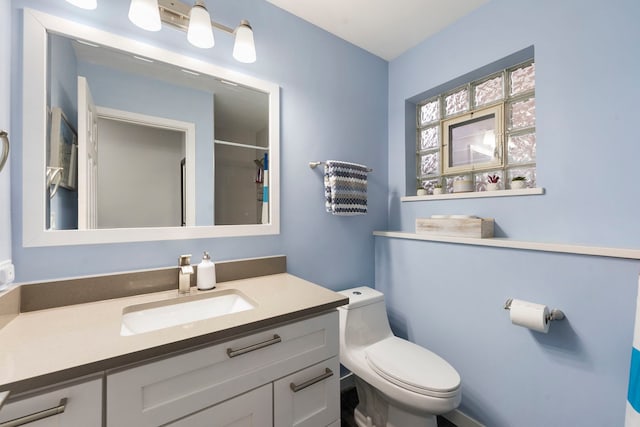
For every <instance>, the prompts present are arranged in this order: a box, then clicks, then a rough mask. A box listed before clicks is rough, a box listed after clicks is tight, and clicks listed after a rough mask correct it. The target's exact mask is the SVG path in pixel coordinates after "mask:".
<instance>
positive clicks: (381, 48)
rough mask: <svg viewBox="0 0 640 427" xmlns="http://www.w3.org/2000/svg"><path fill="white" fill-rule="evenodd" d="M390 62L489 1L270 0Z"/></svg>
mask: <svg viewBox="0 0 640 427" xmlns="http://www.w3.org/2000/svg"><path fill="white" fill-rule="evenodd" d="M267 1H268V2H269V3H272V4H274V5H275V6H278V7H280V8H281V9H284V10H286V11H287V12H289V13H292V14H293V15H296V16H298V17H300V18H302V19H304V20H305V21H308V22H310V23H312V24H314V25H316V26H318V27H320V28H322V29H324V30H326V31H328V32H330V33H332V34H335V35H336V36H338V37H340V38H342V39H344V40H346V41H348V42H350V43H352V44H354V45H356V46H359V47H361V48H362V49H365V50H367V51H369V52H371V53H373V54H374V55H376V56H379V57H380V58H383V59H386V60H387V61H390V60H392V59H394V58H396V57H397V56H399V55H401V54H402V53H403V52H405V51H406V50H408V49H410V48H412V47H414V46H416V45H417V44H418V43H420V42H421V41H422V40H424V39H426V38H427V37H429V36H431V35H433V34H435V33H437V32H438V31H440V30H442V29H443V28H445V27H447V26H448V25H450V24H451V23H453V22H455V21H456V20H458V19H459V18H461V17H463V16H464V15H466V14H468V13H469V12H471V11H472V10H474V9H476V8H478V7H480V6H481V5H483V4H484V3H487V2H488V1H489V0H321V1H318V0H267Z"/></svg>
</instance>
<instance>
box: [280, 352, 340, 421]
mask: <svg viewBox="0 0 640 427" xmlns="http://www.w3.org/2000/svg"><path fill="white" fill-rule="evenodd" d="M339 377H340V364H339V362H338V358H337V357H333V358H331V359H329V360H326V361H324V362H321V363H318V364H317V365H314V366H311V367H309V368H306V369H303V370H301V371H298V372H296V373H295V374H292V375H289V376H287V377H285V378H282V379H280V380H278V381H276V382H275V383H274V386H273V400H274V425H276V426H278V427H289V426H292V427H293V426H296V427H326V426H328V425H330V424H332V423H334V422H336V420H338V418H339V417H340V378H339Z"/></svg>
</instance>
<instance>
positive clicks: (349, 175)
mask: <svg viewBox="0 0 640 427" xmlns="http://www.w3.org/2000/svg"><path fill="white" fill-rule="evenodd" d="M368 171H369V168H367V167H366V166H363V165H359V164H357V163H348V162H340V161H336V160H327V162H326V163H325V166H324V195H325V207H326V209H327V212H329V213H331V214H333V215H364V214H366V213H367V172H368Z"/></svg>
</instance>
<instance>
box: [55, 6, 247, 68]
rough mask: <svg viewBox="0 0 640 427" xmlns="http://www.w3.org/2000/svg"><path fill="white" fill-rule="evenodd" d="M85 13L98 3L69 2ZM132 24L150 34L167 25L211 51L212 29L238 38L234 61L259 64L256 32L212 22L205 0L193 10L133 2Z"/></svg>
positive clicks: (236, 39) (213, 41) (242, 23)
mask: <svg viewBox="0 0 640 427" xmlns="http://www.w3.org/2000/svg"><path fill="white" fill-rule="evenodd" d="M67 1H68V2H69V3H71V4H73V5H75V6H78V7H81V8H83V9H95V8H96V7H97V0H67ZM129 20H130V21H131V22H133V23H134V24H135V25H137V26H138V27H140V28H142V29H143V30H147V31H160V29H161V28H162V23H163V22H166V23H167V24H170V25H172V26H174V27H177V28H179V29H181V30H183V31H186V32H187V40H189V43H191V44H192V45H194V46H196V47H200V48H203V49H207V48H211V47H213V46H214V44H215V40H214V37H213V30H212V28H213V27H215V28H217V29H218V30H222V31H224V32H225V33H228V34H232V35H233V36H234V37H235V41H234V44H233V57H234V58H235V59H236V60H237V61H239V62H244V63H246V64H251V63H253V62H256V46H255V42H254V40H253V29H252V28H251V25H250V24H249V21H247V20H245V19H243V20H241V21H240V24H239V25H238V26H237V27H236V28H235V29H234V28H229V27H227V26H226V25H222V24H219V23H217V22H215V21H212V20H211V16H210V15H209V11H208V10H207V7H206V6H205V3H204V0H196V1H195V4H194V5H193V6H191V7H190V6H189V5H188V4H186V3H182V2H181V1H179V0H131V4H130V5H129Z"/></svg>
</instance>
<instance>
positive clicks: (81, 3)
mask: <svg viewBox="0 0 640 427" xmlns="http://www.w3.org/2000/svg"><path fill="white" fill-rule="evenodd" d="M67 2H69V3H71V4H72V5H74V6H78V7H79V8H82V9H89V10H92V9H95V8H96V7H98V0H67Z"/></svg>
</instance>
